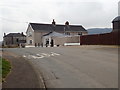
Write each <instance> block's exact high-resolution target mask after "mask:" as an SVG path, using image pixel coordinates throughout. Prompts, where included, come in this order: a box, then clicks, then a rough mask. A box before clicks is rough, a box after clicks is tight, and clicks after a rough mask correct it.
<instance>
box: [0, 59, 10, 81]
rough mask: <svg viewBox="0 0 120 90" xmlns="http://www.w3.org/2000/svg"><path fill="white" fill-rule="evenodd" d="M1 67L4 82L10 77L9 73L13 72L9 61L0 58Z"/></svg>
mask: <svg viewBox="0 0 120 90" xmlns="http://www.w3.org/2000/svg"><path fill="white" fill-rule="evenodd" d="M0 62H1V63H2V64H1V63H0V66H2V67H1V68H2V69H1V70H2V71H1V73H2V81H4V80H5V78H6V76H7V75H8V73H9V72H10V70H11V64H10V62H9V61H7V60H5V59H3V58H0Z"/></svg>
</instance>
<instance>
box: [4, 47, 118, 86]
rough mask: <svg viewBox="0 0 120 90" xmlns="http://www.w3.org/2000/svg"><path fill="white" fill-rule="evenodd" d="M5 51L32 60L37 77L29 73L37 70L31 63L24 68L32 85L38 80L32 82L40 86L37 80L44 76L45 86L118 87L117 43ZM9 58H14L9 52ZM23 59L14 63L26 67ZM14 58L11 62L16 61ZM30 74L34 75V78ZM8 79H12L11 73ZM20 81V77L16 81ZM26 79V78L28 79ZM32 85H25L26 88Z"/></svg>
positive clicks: (30, 61)
mask: <svg viewBox="0 0 120 90" xmlns="http://www.w3.org/2000/svg"><path fill="white" fill-rule="evenodd" d="M4 51H5V52H6V51H7V52H12V53H16V54H17V55H18V56H20V58H23V61H25V62H26V61H27V62H29V63H30V64H31V65H32V66H33V67H34V69H35V72H37V76H38V77H37V76H36V75H35V74H33V75H31V76H29V75H30V74H31V73H33V72H34V70H32V68H31V69H30V66H29V65H28V66H26V67H25V68H26V71H24V72H26V75H28V78H27V80H28V81H29V79H30V81H29V84H30V83H33V81H36V84H34V85H33V84H31V85H32V86H33V87H39V85H38V83H37V82H38V79H39V80H40V77H39V76H42V78H43V80H44V81H43V82H44V84H45V86H46V88H118V47H116V46H77V47H76V46H72V47H69V46H68V47H54V48H51V47H47V48H45V47H44V48H42V47H32V48H14V49H13V48H11V49H4ZM5 55H7V54H5ZM7 57H8V58H10V59H11V57H9V55H7ZM15 58H18V57H15ZM20 58H18V62H17V65H16V64H15V66H16V68H19V67H24V66H25V65H24V63H21V62H19V61H20V60H19V59H20ZM15 60H16V59H15ZM15 60H11V61H12V62H13V63H14V62H16V61H15ZM13 69H14V68H13ZM22 70H23V69H22ZM22 70H21V72H22ZM11 75H12V74H11ZM24 75H25V74H23V73H19V74H14V76H13V77H14V78H16V77H18V76H19V77H21V76H24ZM31 77H32V78H33V77H34V78H33V79H32V80H31ZM36 77H37V78H36ZM7 79H10V78H9V76H8V78H7ZM21 80H22V79H21V78H18V80H17V81H16V83H17V82H19V81H21ZM23 80H24V81H26V78H24V79H23ZM21 85H22V84H21ZM31 85H28V86H27V85H26V86H24V85H23V87H30V86H31ZM5 86H6V84H4V87H5ZM11 86H14V85H11Z"/></svg>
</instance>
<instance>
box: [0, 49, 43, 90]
mask: <svg viewBox="0 0 120 90" xmlns="http://www.w3.org/2000/svg"><path fill="white" fill-rule="evenodd" d="M3 58H5V59H7V60H9V61H10V62H11V65H12V69H11V72H10V73H9V74H8V76H7V77H6V79H5V82H3V83H2V88H3V89H5V88H13V89H14V88H26V89H27V88H44V85H43V84H42V82H41V81H40V80H39V78H38V76H37V73H36V72H35V70H34V68H33V67H32V65H31V64H30V63H29V62H28V61H27V60H25V59H24V58H23V57H21V56H18V55H15V54H13V53H10V52H5V51H4V52H3Z"/></svg>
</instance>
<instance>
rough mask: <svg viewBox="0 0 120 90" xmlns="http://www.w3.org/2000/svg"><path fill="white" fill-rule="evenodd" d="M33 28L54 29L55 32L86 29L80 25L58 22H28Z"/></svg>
mask: <svg viewBox="0 0 120 90" xmlns="http://www.w3.org/2000/svg"><path fill="white" fill-rule="evenodd" d="M30 25H31V27H32V28H33V30H37V31H56V32H61V31H62V32H63V31H87V30H85V28H84V27H82V26H81V25H68V26H66V25H60V24H56V25H53V24H42V23H30Z"/></svg>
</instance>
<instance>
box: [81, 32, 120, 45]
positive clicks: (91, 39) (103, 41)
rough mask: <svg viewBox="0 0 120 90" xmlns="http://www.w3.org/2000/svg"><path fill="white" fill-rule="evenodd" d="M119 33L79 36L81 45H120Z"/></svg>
mask: <svg viewBox="0 0 120 90" xmlns="http://www.w3.org/2000/svg"><path fill="white" fill-rule="evenodd" d="M119 38H120V32H119V33H118V32H112V33H105V34H95V35H84V36H80V43H81V45H120V40H119Z"/></svg>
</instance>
